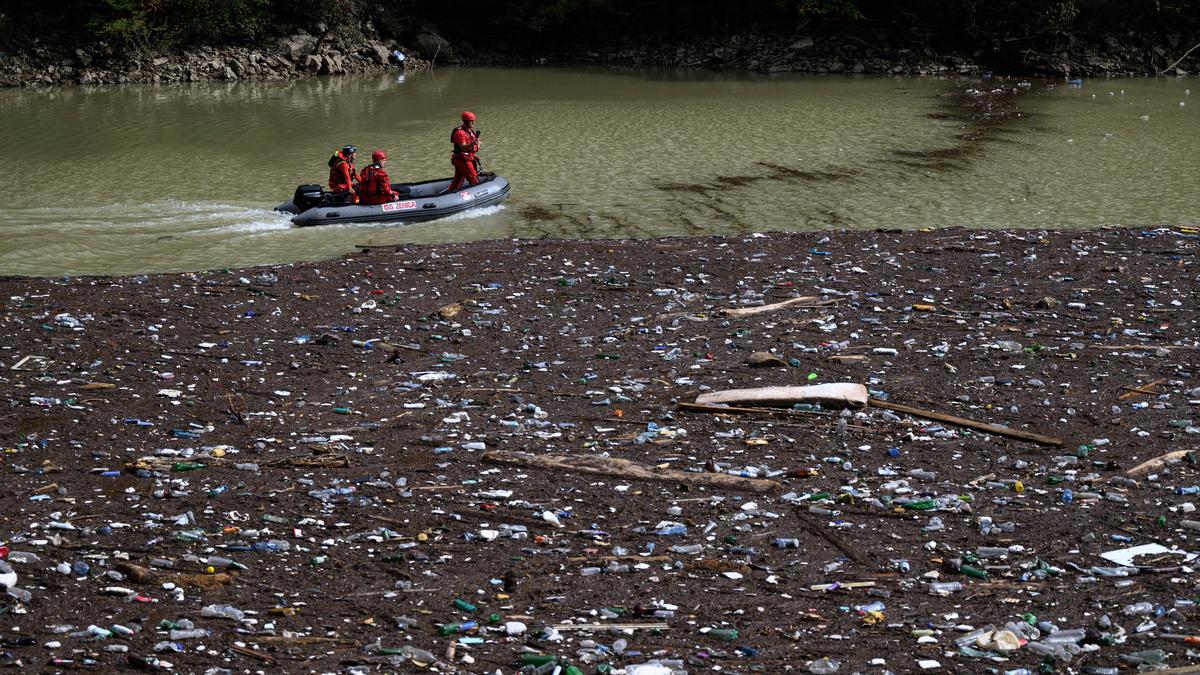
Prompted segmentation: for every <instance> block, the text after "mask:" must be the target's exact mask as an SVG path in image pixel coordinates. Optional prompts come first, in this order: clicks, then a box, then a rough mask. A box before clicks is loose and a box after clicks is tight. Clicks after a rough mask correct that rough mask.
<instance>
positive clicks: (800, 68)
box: [0, 30, 1200, 86]
mask: <svg viewBox="0 0 1200 675" xmlns="http://www.w3.org/2000/svg"><path fill="white" fill-rule="evenodd" d="M412 42H413V44H412V47H411V49H410V48H407V47H404V46H401V45H399V44H397V43H395V42H389V41H386V40H382V39H380V38H376V37H364V38H361V39H346V38H329V39H325V38H318V37H316V36H312V35H293V36H290V37H287V38H282V39H280V40H278V41H277V42H276V43H274V44H272V45H268V46H260V47H254V48H251V47H204V48H200V49H195V50H191V51H186V52H182V53H171V54H165V53H164V54H147V55H141V56H133V57H120V56H117V55H115V54H114V53H112V50H110V49H106V48H104V47H100V48H93V49H91V50H88V49H83V48H80V49H76V50H75V51H74V52H73V53H60V52H56V51H54V50H48V49H41V50H37V51H34V52H31V53H27V54H24V55H15V56H14V55H3V56H0V86H52V85H63V84H116V83H127V82H155V83H169V82H196V81H201V80H231V81H232V80H245V79H257V80H270V79H286V78H294V77H304V76H310V75H343V74H352V73H368V72H378V71H384V70H388V69H395V68H398V67H401V64H400V63H399V62H398V61H397V60H396V59H395V57H393V56H392V52H393V50H396V49H399V50H400V51H401V52H402V53H404V54H405V55H406V57H407V60H406V61H405V62H404V64H403V67H406V68H407V69H409V70H414V69H428V68H430V67H433V66H434V65H435V64H469V65H530V64H539V65H566V64H576V65H578V64H584V65H601V66H651V67H679V68H707V69H715V70H747V71H755V72H764V73H782V72H792V73H832V74H839V73H851V74H855V73H867V74H891V75H947V74H968V75H975V74H981V73H984V72H988V71H993V70H996V71H1001V72H1006V73H1010V74H1033V75H1051V76H1064V77H1099V76H1141V75H1158V74H1167V75H1184V74H1187V73H1189V72H1195V71H1200V50H1196V51H1195V52H1193V53H1192V55H1191V56H1189V57H1188V58H1185V59H1183V60H1181V61H1178V62H1176V61H1177V57H1178V56H1181V55H1183V53H1184V52H1185V51H1186V47H1187V45H1186V44H1183V43H1181V39H1180V36H1178V35H1170V36H1166V37H1165V38H1164V39H1163V40H1162V41H1161V42H1157V41H1143V40H1134V39H1132V38H1128V37H1117V36H1101V37H1097V38H1092V39H1083V38H1074V37H1071V38H1069V39H1066V41H1065V42H1064V43H1063V44H1062V45H1057V46H1053V47H1048V48H1041V49H1029V50H1026V51H1024V52H1022V53H1021V55H1020V57H1019V59H1015V57H1013V56H1012V55H1007V56H1002V55H998V54H995V53H988V52H985V51H983V50H976V51H973V52H971V53H944V52H939V51H938V50H936V49H934V48H930V47H928V46H923V45H921V44H917V43H906V44H903V45H901V44H895V43H893V42H891V41H889V40H887V39H884V38H879V39H875V40H865V39H862V38H858V37H853V36H845V35H814V34H803V35H786V36H766V35H755V34H747V35H735V36H731V37H725V38H721V39H705V38H696V39H694V40H689V41H683V42H679V43H677V44H659V45H655V46H648V45H647V44H645V42H644V41H642V42H637V41H629V42H628V43H626V44H619V43H618V44H607V45H605V46H604V47H603V48H599V49H592V48H586V47H583V48H574V49H571V50H560V49H555V48H554V47H549V46H543V47H542V48H541V51H535V50H531V49H529V48H528V47H516V48H514V47H509V48H505V49H496V48H476V47H475V46H473V45H471V44H468V43H455V42H453V41H450V40H447V39H446V38H444V37H442V36H441V35H439V34H437V33H436V32H434V31H432V30H427V31H422V32H419V33H417V34H416V35H414V36H413V39H412Z"/></svg>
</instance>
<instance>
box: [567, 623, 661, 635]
mask: <svg viewBox="0 0 1200 675" xmlns="http://www.w3.org/2000/svg"><path fill="white" fill-rule="evenodd" d="M553 628H554V630H556V631H559V632H560V633H561V632H562V631H602V630H603V631H609V630H671V626H670V624H665V623H560V624H556V625H555V626H553Z"/></svg>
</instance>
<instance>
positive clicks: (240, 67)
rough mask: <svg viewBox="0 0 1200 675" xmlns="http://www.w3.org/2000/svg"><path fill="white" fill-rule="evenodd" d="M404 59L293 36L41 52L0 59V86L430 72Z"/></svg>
mask: <svg viewBox="0 0 1200 675" xmlns="http://www.w3.org/2000/svg"><path fill="white" fill-rule="evenodd" d="M396 50H398V51H400V52H401V53H402V54H405V56H406V58H405V60H404V61H403V62H401V61H400V60H399V59H398V58H397V57H395V56H394V55H393V53H392V52H393V51H396ZM409 53H410V50H408V49H407V48H405V47H404V46H402V45H399V44H396V43H389V42H384V41H379V40H373V39H364V40H362V41H357V40H346V39H341V38H330V39H322V38H320V37H317V36H313V35H293V36H290V37H286V38H282V39H280V40H278V41H277V42H275V43H274V44H271V45H265V46H259V47H201V48H199V49H194V50H190V51H185V52H180V53H169V54H168V53H158V54H154V53H150V54H145V55H136V56H132V57H123V56H118V55H117V54H115V53H114V52H112V50H110V49H106V48H104V47H99V48H92V49H84V48H79V49H76V50H75V51H74V52H73V53H70V54H65V53H59V52H56V51H54V50H47V49H43V50H39V51H35V52H32V53H29V54H25V55H21V56H12V55H5V56H3V57H0V86H9V87H16V86H54V85H69V84H84V85H93V84H125V83H135V82H143V83H147V82H148V83H172V82H200V81H206V80H226V81H237V80H280V79H290V78H296V77H306V76H312V75H346V74H351V73H370V72H382V71H387V70H396V69H401V68H403V69H407V70H410V71H411V70H426V69H428V68H429V67H431V63H430V61H428V60H424V59H421V58H420V57H419V56H409Z"/></svg>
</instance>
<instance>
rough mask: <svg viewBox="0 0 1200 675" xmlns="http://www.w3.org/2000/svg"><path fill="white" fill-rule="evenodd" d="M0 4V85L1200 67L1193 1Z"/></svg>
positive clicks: (174, 0)
mask: <svg viewBox="0 0 1200 675" xmlns="http://www.w3.org/2000/svg"><path fill="white" fill-rule="evenodd" d="M7 4H8V7H9V9H7V10H5V11H3V12H0V52H3V54H2V55H0V84H4V85H9V86H14V85H47V84H69V83H84V84H89V83H97V82H126V81H181V80H187V81H195V80H201V79H226V80H235V79H247V78H250V79H269V78H273V77H293V76H297V75H303V74H340V73H348V72H364V71H369V70H374V69H380V68H384V67H388V54H389V53H390V51H391V50H392V49H393V48H396V47H400V48H401V49H402V51H405V52H406V53H409V52H411V53H413V54H414V55H416V56H417V57H418V58H419V59H421V60H422V61H429V62H441V63H461V62H468V63H512V62H517V63H526V62H555V63H603V64H640V65H665V66H688V67H709V68H729V69H749V70H759V71H793V72H843V71H844V72H875V73H884V72H889V73H897V74H900V73H903V74H910V73H936V72H944V71H959V72H962V71H979V72H982V71H985V70H996V71H999V72H1010V73H1023V74H1024V73H1029V74H1036V73H1040V74H1063V75H1070V76H1081V75H1100V74H1124V75H1129V74H1167V73H1170V74H1185V73H1186V72H1188V71H1189V70H1193V69H1195V68H1197V67H1200V49H1195V48H1194V47H1193V45H1195V44H1196V43H1197V42H1200V18H1198V17H1200V11H1198V10H1200V2H1198V1H1197V0H1164V1H1162V2H1155V3H1125V2H1118V1H1117V0H1068V1H1056V2H1040V1H1035V0H1003V1H1000V2H984V1H983V0H970V1H967V2H961V1H951V0H900V1H899V2H886V3H885V2H882V1H880V0H750V1H749V2H745V3H738V4H737V5H736V6H734V5H733V4H731V3H725V2H716V1H714V0H705V1H702V2H694V3H664V2H650V1H633V0H625V1H621V0H559V1H558V2H552V3H545V2H533V1H531V0H498V1H497V2H495V3H492V4H490V5H489V7H488V11H487V12H479V13H476V14H475V16H473V17H472V19H471V21H468V22H464V21H461V20H460V19H458V18H456V16H455V13H456V12H457V11H458V10H457V8H456V7H454V6H451V5H446V4H444V3H436V2H431V1H430V0H387V1H377V2H368V1H366V0H300V1H298V2H282V1H281V0H232V1H228V2H217V1H215V0H68V1H67V2H64V3H56V4H55V5H54V6H53V7H51V6H49V5H47V4H46V3H37V2H33V1H32V0H14V1H13V2H10V3H7ZM1198 46H1200V45H1198ZM413 65H418V66H420V65H424V63H422V62H415V63H414V62H411V61H410V62H409V66H410V67H411V66H413Z"/></svg>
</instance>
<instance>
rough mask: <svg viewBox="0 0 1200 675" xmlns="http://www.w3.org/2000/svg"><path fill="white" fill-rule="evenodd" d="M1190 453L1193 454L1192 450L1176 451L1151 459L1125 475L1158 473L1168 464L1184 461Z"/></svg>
mask: <svg viewBox="0 0 1200 675" xmlns="http://www.w3.org/2000/svg"><path fill="white" fill-rule="evenodd" d="M1189 452H1191V451H1190V450H1175V451H1172V452H1168V453H1167V454H1165V455H1160V456H1158V457H1155V458H1154V459H1149V460H1146V461H1145V462H1142V463H1141V464H1138V465H1137V466H1135V467H1133V468H1132V469H1130V470H1128V471H1126V472H1125V475H1126V476H1141V475H1142V474H1146V473H1150V472H1151V471H1157V470H1159V469H1161V468H1163V467H1164V466H1166V465H1168V464H1172V463H1174V462H1177V461H1179V460H1182V459H1183V458H1184V456H1185V455H1187V454H1188V453H1189Z"/></svg>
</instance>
